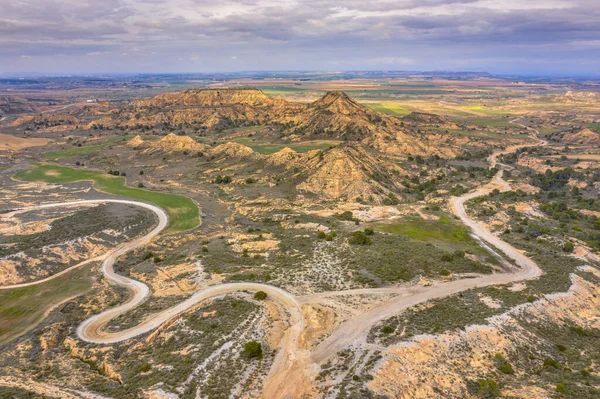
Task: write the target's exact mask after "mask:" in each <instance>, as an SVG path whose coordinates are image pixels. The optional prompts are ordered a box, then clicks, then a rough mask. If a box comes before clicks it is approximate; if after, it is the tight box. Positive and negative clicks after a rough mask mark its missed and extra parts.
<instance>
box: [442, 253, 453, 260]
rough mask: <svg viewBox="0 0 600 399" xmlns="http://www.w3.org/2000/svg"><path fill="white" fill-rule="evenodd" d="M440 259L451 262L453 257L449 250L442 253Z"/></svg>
mask: <svg viewBox="0 0 600 399" xmlns="http://www.w3.org/2000/svg"><path fill="white" fill-rule="evenodd" d="M440 259H441V260H442V261H444V262H452V260H454V257H453V256H452V254H451V253H450V252H446V253H445V254H443V255H442V257H441V258H440Z"/></svg>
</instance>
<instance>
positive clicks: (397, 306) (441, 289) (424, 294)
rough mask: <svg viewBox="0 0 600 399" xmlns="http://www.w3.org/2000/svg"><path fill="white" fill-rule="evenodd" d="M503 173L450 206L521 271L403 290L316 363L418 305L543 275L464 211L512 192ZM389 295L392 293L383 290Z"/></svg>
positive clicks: (344, 332) (329, 341)
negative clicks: (477, 201) (492, 196)
mask: <svg viewBox="0 0 600 399" xmlns="http://www.w3.org/2000/svg"><path fill="white" fill-rule="evenodd" d="M516 121H517V119H515V120H514V121H511V123H513V124H515V125H518V126H521V127H523V128H525V129H528V130H531V131H532V137H533V138H535V139H536V140H539V139H538V137H536V136H535V134H537V135H539V132H538V131H537V130H535V129H533V128H530V127H528V126H525V125H521V124H518V123H516ZM545 144H546V142H545V141H543V140H539V143H538V145H545ZM530 146H531V144H523V145H515V146H511V147H508V148H506V149H504V150H499V151H496V152H494V153H493V154H491V155H490V156H489V158H488V159H489V161H490V166H491V167H496V165H498V162H497V159H498V157H499V156H500V155H503V154H508V153H511V152H514V151H516V150H518V149H519V148H523V147H530ZM503 173H504V170H503V169H500V170H499V171H498V173H496V175H495V176H494V177H493V178H492V181H491V182H490V184H488V185H486V186H484V187H481V188H479V189H476V190H475V191H472V192H470V193H467V194H465V195H463V196H461V197H453V198H451V199H450V206H451V209H452V211H453V213H454V214H455V215H456V216H458V217H459V218H460V220H461V221H462V222H463V223H464V224H465V225H467V226H469V228H470V229H471V234H472V235H474V236H476V237H478V238H480V239H481V240H483V241H485V242H487V243H489V244H491V245H493V246H495V247H496V248H498V249H500V250H502V251H503V252H504V254H505V255H506V256H507V257H509V258H511V259H513V260H514V262H515V263H516V264H517V265H518V266H519V267H520V268H519V269H516V270H514V271H513V272H512V273H502V274H491V275H486V276H481V277H477V278H471V279H462V280H457V281H452V282H449V283H442V284H439V285H433V286H429V287H421V286H414V287H410V288H408V289H406V288H404V289H402V290H398V292H397V293H398V294H400V296H399V297H397V298H394V299H393V300H391V301H389V302H385V303H383V304H381V305H379V306H376V307H374V308H373V309H370V310H369V311H367V312H366V313H363V314H361V315H359V316H357V317H355V318H353V319H352V320H350V321H348V322H346V323H344V324H342V325H340V326H339V327H338V328H337V329H336V330H335V331H334V332H333V333H332V334H331V335H330V336H329V337H327V338H326V339H325V340H323V341H322V342H321V343H320V344H319V345H318V346H317V348H316V349H315V350H314V351H313V353H312V360H313V362H315V363H317V364H319V363H323V362H325V361H326V360H327V359H328V358H329V357H330V356H332V355H333V354H335V353H336V352H338V351H340V350H342V349H343V348H344V347H346V346H348V345H351V344H353V343H362V342H365V340H366V336H367V334H368V332H369V330H370V329H371V326H372V325H374V324H375V323H377V322H380V321H382V320H385V319H387V318H389V317H392V316H394V315H396V314H398V313H399V312H401V311H402V310H405V309H407V308H409V307H412V306H414V305H417V304H419V303H422V302H426V301H429V300H432V299H438V298H443V297H447V296H450V295H454V294H457V293H459V292H461V291H465V290H469V289H473V288H476V287H485V286H489V285H497V284H508V283H513V282H516V281H520V280H527V279H534V278H537V277H539V276H540V275H541V274H542V270H541V269H540V268H539V266H538V265H537V264H536V263H535V262H534V261H533V260H531V259H529V258H528V257H527V256H525V255H524V254H523V253H521V252H520V251H519V250H517V249H516V248H514V247H513V246H511V245H510V244H508V243H507V242H504V241H502V240H501V239H500V238H498V237H496V236H495V235H493V234H492V233H491V232H489V231H488V230H487V229H486V228H485V227H484V226H483V225H481V224H479V223H477V222H476V221H474V220H472V219H470V218H469V217H468V216H467V213H466V211H465V207H464V204H465V202H467V201H468V200H470V199H473V198H476V197H480V196H483V195H487V194H489V193H490V192H492V190H493V189H494V188H498V189H500V191H508V190H510V189H511V187H510V184H509V183H508V182H506V181H505V180H504V179H503V178H502V176H503ZM384 290H386V291H387V292H389V289H384ZM370 293H379V292H378V289H373V290H370Z"/></svg>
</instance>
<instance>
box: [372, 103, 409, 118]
mask: <svg viewBox="0 0 600 399" xmlns="http://www.w3.org/2000/svg"><path fill="white" fill-rule="evenodd" d="M362 105H364V106H366V107H369V108H371V109H374V110H375V111H379V112H383V113H384V114H388V115H393V116H404V115H408V114H410V112H411V111H409V110H408V109H406V108H403V107H401V106H399V105H396V104H392V103H371V104H362Z"/></svg>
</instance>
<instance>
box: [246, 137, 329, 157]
mask: <svg viewBox="0 0 600 399" xmlns="http://www.w3.org/2000/svg"><path fill="white" fill-rule="evenodd" d="M235 142H236V143H239V144H243V145H246V146H248V147H250V148H252V150H254V151H256V152H260V153H262V154H273V153H276V152H278V151H281V150H282V149H284V148H285V147H289V148H291V149H292V150H294V151H296V152H308V151H312V150H326V149H328V148H329V147H331V146H336V145H338V144H340V142H339V141H334V140H313V141H303V142H299V143H289V144H277V143H267V142H264V141H253V140H252V139H250V138H239V139H235Z"/></svg>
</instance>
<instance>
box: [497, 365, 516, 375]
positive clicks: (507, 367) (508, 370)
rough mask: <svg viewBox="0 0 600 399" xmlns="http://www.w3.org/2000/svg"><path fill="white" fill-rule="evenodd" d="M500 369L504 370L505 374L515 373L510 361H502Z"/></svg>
mask: <svg viewBox="0 0 600 399" xmlns="http://www.w3.org/2000/svg"><path fill="white" fill-rule="evenodd" d="M498 370H500V371H501V372H503V373H504V374H514V373H515V370H514V369H513V368H512V366H511V365H510V363H502V364H501V365H499V366H498Z"/></svg>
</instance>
